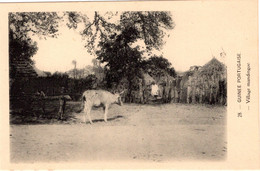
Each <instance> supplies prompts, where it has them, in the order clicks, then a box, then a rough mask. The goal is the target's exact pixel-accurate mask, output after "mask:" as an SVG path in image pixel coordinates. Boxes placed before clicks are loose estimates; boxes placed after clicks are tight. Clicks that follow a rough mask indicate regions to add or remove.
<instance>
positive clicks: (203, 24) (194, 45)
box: [33, 1, 249, 72]
mask: <svg viewBox="0 0 260 171" xmlns="http://www.w3.org/2000/svg"><path fill="white" fill-rule="evenodd" d="M189 2H190V3H176V6H175V7H172V11H171V13H172V18H173V20H174V22H175V25H176V26H175V28H174V29H173V30H171V31H170V32H169V34H170V37H169V38H167V39H166V44H165V45H164V47H163V49H162V51H160V52H157V53H158V54H160V53H162V54H163V56H164V57H165V58H167V59H168V60H169V61H170V62H171V63H172V66H173V67H174V68H175V70H176V71H186V70H188V69H189V68H190V66H193V65H200V66H202V65H204V64H206V63H207V62H208V61H210V60H211V59H212V57H213V56H215V57H216V58H217V59H219V60H220V61H222V62H225V59H223V58H220V57H219V54H220V52H222V49H224V51H225V52H226V53H227V54H228V52H229V51H232V50H233V49H238V48H239V46H242V45H240V44H239V43H236V44H235V45H234V42H238V41H240V39H241V32H242V33H243V29H245V28H244V27H246V26H245V25H242V24H241V23H242V22H241V21H242V20H246V17H249V16H245V17H244V18H243V17H242V18H241V12H243V11H241V10H240V9H239V8H236V9H235V10H234V9H233V7H232V3H231V4H227V3H221V1H220V2H212V1H211V2H210V3H206V2H200V1H196V2H191V1H189ZM232 9H233V10H234V11H232V12H228V11H230V10H232ZM238 15H239V16H240V18H239V19H238V18H237V17H236V16H238ZM60 30H61V31H60V33H61V35H60V36H59V37H58V38H48V39H47V40H44V39H43V40H37V42H38V48H39V49H38V52H37V54H36V55H35V56H34V57H33V60H34V61H35V65H36V67H37V68H38V69H40V70H43V71H50V72H55V71H60V72H64V71H68V70H70V69H72V68H73V67H74V66H73V64H72V61H73V60H76V61H77V68H82V67H84V66H86V65H91V64H92V63H91V60H92V59H93V58H94V57H95V56H91V55H90V54H88V53H87V50H86V49H85V48H84V42H83V41H82V38H81V36H80V35H79V34H78V33H77V32H76V31H73V30H69V29H68V28H66V27H62V28H61V29H60ZM234 30H235V31H234Z"/></svg>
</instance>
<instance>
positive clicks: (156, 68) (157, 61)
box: [144, 56, 176, 77]
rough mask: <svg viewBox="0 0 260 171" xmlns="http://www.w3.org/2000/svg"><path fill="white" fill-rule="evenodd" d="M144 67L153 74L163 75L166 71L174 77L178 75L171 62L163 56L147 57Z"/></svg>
mask: <svg viewBox="0 0 260 171" xmlns="http://www.w3.org/2000/svg"><path fill="white" fill-rule="evenodd" d="M144 68H145V71H146V72H148V73H149V74H150V75H151V76H155V77H161V76H164V75H165V73H167V74H169V75H170V76H172V77H175V76H176V72H175V69H174V68H173V67H171V63H170V62H169V61H168V59H166V58H164V57H162V56H159V57H158V56H153V57H151V58H149V59H147V60H146V61H144Z"/></svg>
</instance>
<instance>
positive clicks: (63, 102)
mask: <svg viewBox="0 0 260 171" xmlns="http://www.w3.org/2000/svg"><path fill="white" fill-rule="evenodd" d="M60 93H61V95H60V96H59V104H60V106H59V112H58V115H59V119H62V118H63V115H64V113H65V107H66V98H65V96H64V95H65V94H64V93H65V88H64V87H61V91H60Z"/></svg>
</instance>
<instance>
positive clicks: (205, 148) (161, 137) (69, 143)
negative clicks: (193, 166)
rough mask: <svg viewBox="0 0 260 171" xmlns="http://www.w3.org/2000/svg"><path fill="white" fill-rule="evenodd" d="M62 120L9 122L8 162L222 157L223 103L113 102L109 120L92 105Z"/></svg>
mask: <svg viewBox="0 0 260 171" xmlns="http://www.w3.org/2000/svg"><path fill="white" fill-rule="evenodd" d="M74 115H75V118H74V119H72V120H70V121H67V122H62V123H55V124H37V125H36V124H35V125H14V124H13V125H11V131H10V142H11V162H15V163H17V162H18V163H19V162H23V163H24V162H28V163H36V162H47V161H52V162H80V161H104V160H105V161H115V160H130V161H133V160H134V161H136V160H138V161H142V160H145V161H155V162H164V161H172V160H190V159H192V160H204V159H205V160H224V159H225V157H226V145H227V144H226V108H225V107H223V106H221V107H216V106H215V107H212V106H202V105H186V104H165V105H156V106H153V105H137V104H126V105H124V106H118V105H113V106H112V107H111V109H110V110H109V114H108V118H109V119H108V123H105V122H103V120H102V119H103V111H102V110H101V109H99V110H93V111H92V118H93V120H94V124H93V125H90V124H82V123H80V122H81V118H82V113H80V114H76V113H75V114H74Z"/></svg>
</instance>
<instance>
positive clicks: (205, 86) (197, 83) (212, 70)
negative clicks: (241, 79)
mask: <svg viewBox="0 0 260 171" xmlns="http://www.w3.org/2000/svg"><path fill="white" fill-rule="evenodd" d="M226 79H227V76H226V66H225V65H224V64H223V63H221V62H220V61H219V60H217V59H216V58H215V57H214V58H212V59H211V60H210V61H209V62H208V63H207V64H205V65H204V66H202V67H198V68H196V69H194V68H193V70H189V71H188V72H186V73H185V74H184V76H183V77H182V94H183V96H182V101H186V102H187V103H209V104H213V103H214V104H216V103H218V104H225V103H226Z"/></svg>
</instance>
